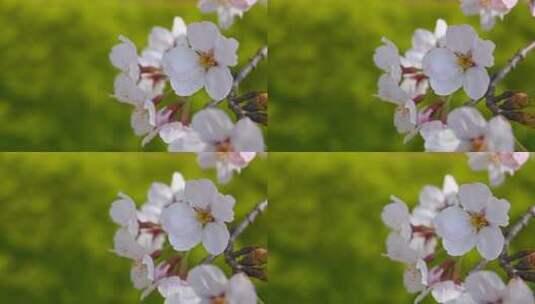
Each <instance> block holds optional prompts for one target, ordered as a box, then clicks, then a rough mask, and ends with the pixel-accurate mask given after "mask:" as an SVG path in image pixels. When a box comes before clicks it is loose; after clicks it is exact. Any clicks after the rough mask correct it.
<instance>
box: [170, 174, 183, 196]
mask: <svg viewBox="0 0 535 304" xmlns="http://www.w3.org/2000/svg"><path fill="white" fill-rule="evenodd" d="M185 186H186V181H185V180H184V177H183V176H182V174H180V172H175V173H173V180H172V181H171V189H172V190H173V193H175V194H176V193H179V192H183V191H184V187H185Z"/></svg>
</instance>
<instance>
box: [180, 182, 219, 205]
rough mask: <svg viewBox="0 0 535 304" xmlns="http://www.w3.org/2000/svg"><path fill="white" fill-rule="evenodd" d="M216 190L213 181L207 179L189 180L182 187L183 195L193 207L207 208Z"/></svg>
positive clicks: (216, 192)
mask: <svg viewBox="0 0 535 304" xmlns="http://www.w3.org/2000/svg"><path fill="white" fill-rule="evenodd" d="M217 194H218V191H217V188H216V187H215V185H214V183H212V181H211V180H208V179H198V180H190V181H187V182H186V185H185V187H184V197H185V198H186V201H187V202H188V203H189V204H190V205H191V206H192V207H194V208H201V209H207V208H208V207H209V206H210V203H211V201H212V198H213V197H214V195H217Z"/></svg>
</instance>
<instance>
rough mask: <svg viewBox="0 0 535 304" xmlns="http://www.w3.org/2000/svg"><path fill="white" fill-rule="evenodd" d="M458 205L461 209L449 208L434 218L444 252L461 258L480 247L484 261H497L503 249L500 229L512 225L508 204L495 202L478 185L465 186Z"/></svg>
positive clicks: (503, 201) (462, 187)
mask: <svg viewBox="0 0 535 304" xmlns="http://www.w3.org/2000/svg"><path fill="white" fill-rule="evenodd" d="M459 201H460V206H452V207H448V208H446V209H444V210H442V211H441V212H440V213H439V214H438V215H437V216H436V217H435V226H436V232H437V234H438V235H439V236H440V237H442V238H443V243H442V244H443V246H444V248H445V249H446V251H447V252H448V254H450V255H452V256H460V255H463V254H465V253H467V252H468V251H470V250H471V249H472V248H473V247H477V250H478V251H479V253H480V254H481V256H483V257H484V258H485V259H487V260H494V259H496V258H497V257H498V255H499V254H500V253H501V252H502V249H503V245H504V236H503V233H502V231H501V230H500V226H506V225H508V223H509V216H508V215H507V214H508V212H509V208H510V204H509V202H508V201H506V200H503V199H501V200H500V199H497V198H495V197H494V196H493V195H492V193H491V192H490V190H489V188H488V187H487V186H485V185H484V184H479V183H476V184H467V185H462V186H461V187H460V189H459Z"/></svg>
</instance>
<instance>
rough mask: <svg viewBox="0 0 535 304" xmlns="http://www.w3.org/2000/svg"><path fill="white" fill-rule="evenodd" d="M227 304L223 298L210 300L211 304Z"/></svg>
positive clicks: (218, 297)
mask: <svg viewBox="0 0 535 304" xmlns="http://www.w3.org/2000/svg"><path fill="white" fill-rule="evenodd" d="M227 303H228V301H227V299H226V298H225V296H217V297H213V298H212V303H211V304H227Z"/></svg>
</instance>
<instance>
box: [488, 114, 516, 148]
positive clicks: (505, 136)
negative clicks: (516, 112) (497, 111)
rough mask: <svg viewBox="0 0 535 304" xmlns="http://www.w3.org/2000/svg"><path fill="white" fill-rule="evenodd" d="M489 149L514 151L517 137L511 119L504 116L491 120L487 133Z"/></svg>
mask: <svg viewBox="0 0 535 304" xmlns="http://www.w3.org/2000/svg"><path fill="white" fill-rule="evenodd" d="M485 138H486V144H487V149H488V150H489V151H493V152H513V151H514V148H515V138H514V135H513V129H512V127H511V124H510V123H509V121H508V120H507V119H505V118H503V117H502V116H496V117H494V118H492V119H491V120H489V124H488V126H487V130H486V134H485Z"/></svg>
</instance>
